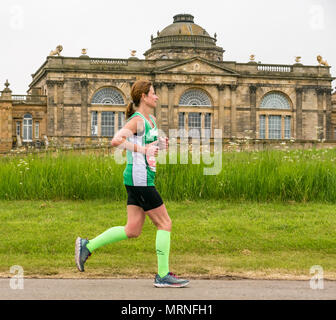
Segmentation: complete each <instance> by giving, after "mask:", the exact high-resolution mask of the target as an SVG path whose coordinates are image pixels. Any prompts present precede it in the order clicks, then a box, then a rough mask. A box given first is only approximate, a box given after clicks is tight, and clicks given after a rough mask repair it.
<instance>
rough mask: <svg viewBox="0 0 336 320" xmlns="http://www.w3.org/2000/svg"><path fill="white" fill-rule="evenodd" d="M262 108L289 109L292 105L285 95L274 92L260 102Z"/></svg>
mask: <svg viewBox="0 0 336 320" xmlns="http://www.w3.org/2000/svg"><path fill="white" fill-rule="evenodd" d="M260 108H261V109H282V110H284V109H287V110H289V109H290V108H291V107H290V105H289V102H288V100H287V98H286V97H285V96H284V95H282V94H280V93H276V92H272V93H269V94H267V95H266V96H265V97H263V99H262V100H261V103H260Z"/></svg>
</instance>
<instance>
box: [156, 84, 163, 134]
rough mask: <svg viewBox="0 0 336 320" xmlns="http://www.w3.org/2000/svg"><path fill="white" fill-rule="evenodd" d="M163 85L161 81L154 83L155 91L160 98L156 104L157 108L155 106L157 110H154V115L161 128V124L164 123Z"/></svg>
mask: <svg viewBox="0 0 336 320" xmlns="http://www.w3.org/2000/svg"><path fill="white" fill-rule="evenodd" d="M161 87H162V83H161V82H155V83H154V90H155V93H156V95H157V96H158V97H159V100H158V102H157V104H156V108H155V112H154V115H155V117H156V125H157V126H158V128H161V125H162V114H161V104H162V99H163V97H162V94H161Z"/></svg>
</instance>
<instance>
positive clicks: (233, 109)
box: [230, 84, 237, 138]
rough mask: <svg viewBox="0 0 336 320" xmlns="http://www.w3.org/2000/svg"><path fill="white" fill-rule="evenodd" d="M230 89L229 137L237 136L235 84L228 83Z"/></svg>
mask: <svg viewBox="0 0 336 320" xmlns="http://www.w3.org/2000/svg"><path fill="white" fill-rule="evenodd" d="M230 89H231V138H232V137H237V111H236V107H237V106H236V89H237V85H236V84H234V85H230Z"/></svg>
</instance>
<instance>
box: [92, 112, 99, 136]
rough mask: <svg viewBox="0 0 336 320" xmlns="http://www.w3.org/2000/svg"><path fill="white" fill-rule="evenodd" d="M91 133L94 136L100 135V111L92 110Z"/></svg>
mask: <svg viewBox="0 0 336 320" xmlns="http://www.w3.org/2000/svg"><path fill="white" fill-rule="evenodd" d="M91 134H92V135H93V136H97V135H98V112H97V111H93V112H91Z"/></svg>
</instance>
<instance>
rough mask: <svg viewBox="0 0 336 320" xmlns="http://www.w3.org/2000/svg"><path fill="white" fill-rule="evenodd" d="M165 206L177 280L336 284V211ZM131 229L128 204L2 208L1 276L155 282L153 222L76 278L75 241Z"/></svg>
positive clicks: (316, 206)
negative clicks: (315, 275)
mask: <svg viewBox="0 0 336 320" xmlns="http://www.w3.org/2000/svg"><path fill="white" fill-rule="evenodd" d="M165 204H166V207H167V209H168V212H169V215H170V216H171V218H172V221H173V231H172V235H171V240H172V242H171V254H170V269H171V271H172V272H174V273H177V274H178V275H181V276H185V277H190V278H217V277H225V276H232V277H248V278H265V279H266V278H278V279H288V278H293V279H310V278H311V277H312V275H311V274H310V268H311V267H312V266H314V265H320V266H322V267H323V270H324V277H325V278H326V279H336V215H335V209H336V205H332V204H322V203H295V202H292V203H257V202H247V201H244V202H241V203H239V202H230V203H229V202H224V201H215V200H209V201H193V202H191V201H183V202H167V201H166V202H165ZM125 223H126V204H125V201H122V202H117V201H113V202H107V201H106V200H93V201H59V202H53V201H0V276H3V277H9V276H12V275H11V274H10V272H9V270H10V267H11V266H13V265H20V266H22V267H23V269H24V275H25V276H26V277H55V278H56V277H64V278H82V277H85V278H94V277H104V278H108V277H113V278H115V277H131V278H136V277H138V278H141V277H153V276H154V275H155V273H156V272H157V261H156V253H155V236H156V229H155V227H154V225H153V224H152V223H151V222H150V220H149V219H148V218H147V220H146V222H145V225H144V229H143V233H142V234H141V236H140V237H139V238H137V239H129V240H127V241H122V242H119V243H115V244H111V245H107V246H105V247H102V248H99V249H98V250H96V251H95V252H94V253H93V254H92V256H91V257H90V258H89V259H88V261H87V263H86V265H85V268H86V271H85V272H84V273H80V272H78V271H77V269H76V266H75V263H74V243H75V239H76V237H77V236H81V237H84V238H88V239H92V238H94V237H95V236H97V235H99V234H100V233H102V232H103V231H105V230H106V229H108V228H110V227H113V226H120V225H125Z"/></svg>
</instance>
